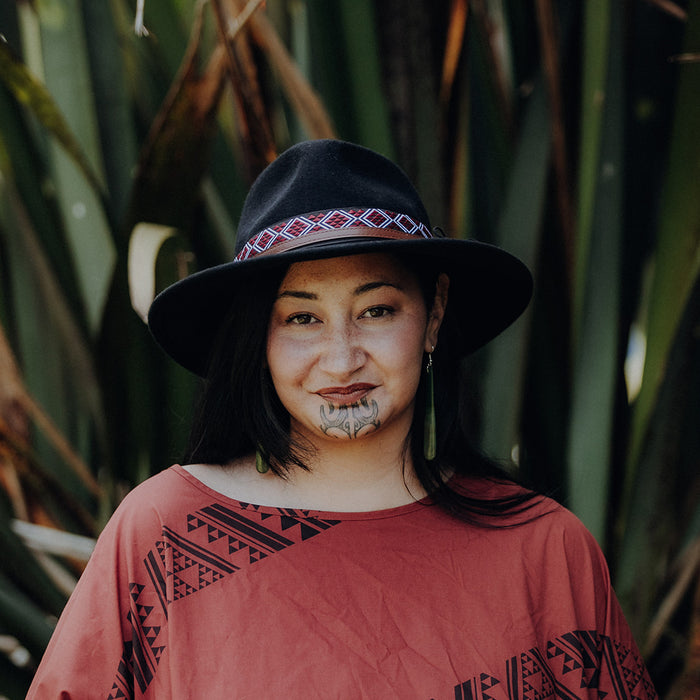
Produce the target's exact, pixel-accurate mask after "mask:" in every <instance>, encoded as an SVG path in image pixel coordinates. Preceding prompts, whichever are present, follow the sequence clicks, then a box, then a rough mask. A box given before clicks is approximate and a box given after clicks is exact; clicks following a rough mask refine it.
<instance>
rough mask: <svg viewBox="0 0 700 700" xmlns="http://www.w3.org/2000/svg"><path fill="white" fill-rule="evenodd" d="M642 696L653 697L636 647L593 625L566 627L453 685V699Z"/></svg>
mask: <svg viewBox="0 0 700 700" xmlns="http://www.w3.org/2000/svg"><path fill="white" fill-rule="evenodd" d="M594 696H596V697H597V698H598V700H641V699H646V698H652V697H656V693H655V691H654V687H653V685H652V683H651V680H650V678H649V674H648V673H647V671H646V669H645V667H644V663H643V661H642V659H641V658H640V657H639V656H638V654H637V653H636V652H634V651H633V650H632V649H629V648H628V647H625V646H623V645H622V644H619V643H617V642H613V640H612V639H610V637H607V636H605V635H602V634H599V633H598V632H596V631H595V630H590V631H585V630H577V631H574V632H569V633H568V634H564V635H562V636H561V637H557V638H556V639H553V640H551V641H550V642H548V643H547V646H546V651H545V652H544V653H543V652H542V651H541V650H540V649H538V648H532V649H529V650H528V651H526V652H523V653H521V654H519V655H518V656H513V657H511V658H510V659H508V660H507V661H506V664H505V672H504V674H503V676H502V677H501V678H496V677H494V676H491V675H489V674H486V673H482V674H480V675H479V676H474V677H473V678H470V679H469V680H467V681H464V682H463V683H460V684H458V685H456V686H454V698H455V700H550V699H552V700H554V698H560V699H562V700H583V699H584V698H586V699H588V698H591V697H594Z"/></svg>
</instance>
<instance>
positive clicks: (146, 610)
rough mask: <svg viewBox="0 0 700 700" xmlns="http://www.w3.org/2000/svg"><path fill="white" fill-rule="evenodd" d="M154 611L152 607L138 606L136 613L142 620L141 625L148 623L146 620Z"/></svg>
mask: <svg viewBox="0 0 700 700" xmlns="http://www.w3.org/2000/svg"><path fill="white" fill-rule="evenodd" d="M152 610H153V606H152V605H138V604H137V605H136V613H137V614H138V616H139V620H141V624H143V623H144V622H146V619H147V618H148V616H149V615H150V614H151V612H152Z"/></svg>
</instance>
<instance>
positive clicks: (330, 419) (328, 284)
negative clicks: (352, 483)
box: [267, 254, 447, 445]
mask: <svg viewBox="0 0 700 700" xmlns="http://www.w3.org/2000/svg"><path fill="white" fill-rule="evenodd" d="M441 285H442V287H443V288H444V293H443V294H442V295H440V294H438V296H437V297H436V302H435V304H434V306H433V309H432V310H431V313H430V314H429V313H428V310H427V309H426V305H425V300H424V298H423V295H422V293H421V290H420V287H419V285H418V281H417V279H416V278H415V275H413V273H411V272H409V271H408V270H407V269H406V268H405V267H404V266H403V265H402V264H400V263H399V262H398V261H396V260H395V259H394V258H392V257H391V256H389V255H384V254H367V255H353V256H348V257H342V258H332V259H328V260H313V261H309V262H301V263H295V264H293V265H292V266H291V267H290V268H289V271H288V272H287V274H286V276H285V277H284V279H283V280H282V283H281V285H280V288H279V291H278V294H277V298H276V300H275V302H274V305H273V308H272V314H271V316H270V323H269V328H268V338H267V362H268V366H269V370H270V374H271V376H272V381H273V383H274V386H275V390H276V391H277V394H278V396H279V398H280V400H281V401H282V404H283V405H284V407H285V408H286V409H287V411H288V412H289V414H290V416H291V430H292V434H296V435H301V436H303V437H306V438H307V439H310V440H311V441H312V442H313V443H314V444H316V445H320V444H321V442H322V441H323V440H327V439H329V440H334V441H337V440H356V439H361V438H364V437H366V436H369V435H373V434H375V433H378V432H379V431H382V432H385V434H389V431H395V433H396V436H397V439H399V440H403V439H404V438H405V436H406V435H407V433H408V430H409V428H410V424H411V420H412V417H413V405H414V397H415V394H416V390H417V388H418V382H419V379H420V373H421V369H422V364H423V353H424V352H429V351H430V350H431V348H432V346H434V345H436V344H437V332H438V329H439V326H440V322H441V320H442V315H443V312H444V306H445V303H446V295H447V279H446V277H444V276H441ZM441 285H438V286H439V287H440V286H441ZM320 441H321V442H320Z"/></svg>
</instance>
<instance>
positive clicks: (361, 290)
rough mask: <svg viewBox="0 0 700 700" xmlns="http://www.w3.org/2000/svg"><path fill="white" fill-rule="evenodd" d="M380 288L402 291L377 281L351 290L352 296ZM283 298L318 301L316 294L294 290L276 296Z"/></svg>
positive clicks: (389, 283)
mask: <svg viewBox="0 0 700 700" xmlns="http://www.w3.org/2000/svg"><path fill="white" fill-rule="evenodd" d="M380 287H393V288H394V289H398V290H402V289H403V287H401V286H400V285H398V284H394V283H393V282H387V281H383V280H382V281H377V282H367V284H361V285H360V286H359V287H357V288H356V289H354V290H353V296H356V297H357V296H360V295H362V294H366V293H367V292H371V291H372V290H373V289H379V288H380ZM285 297H291V298H292V299H310V300H315V299H318V294H314V293H313V292H304V291H301V290H295V289H285V290H284V291H283V292H280V293H279V294H278V295H277V298H278V299H283V298H285Z"/></svg>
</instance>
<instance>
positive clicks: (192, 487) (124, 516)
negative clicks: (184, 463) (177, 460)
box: [100, 465, 213, 540]
mask: <svg viewBox="0 0 700 700" xmlns="http://www.w3.org/2000/svg"><path fill="white" fill-rule="evenodd" d="M211 500H213V498H212V497H211V496H210V495H209V494H208V493H207V492H205V491H203V490H202V489H199V488H197V486H196V480H194V479H192V478H190V477H188V475H187V473H186V472H185V471H184V469H182V467H180V466H178V465H174V466H172V467H170V468H169V469H165V470H163V471H162V472H159V473H158V474H155V475H154V476H151V477H149V478H148V479H146V480H145V481H143V482H142V483H140V484H139V485H138V486H136V487H134V488H133V489H132V490H131V491H130V492H129V493H128V494H127V495H126V496H125V497H124V499H123V500H122V502H121V503H120V504H119V506H118V507H117V509H116V510H115V512H114V514H113V515H112V517H111V518H110V520H109V522H108V523H107V525H106V526H105V529H104V531H103V533H102V535H101V537H100V539H105V538H119V539H124V538H126V537H128V538H136V539H140V540H143V539H144V538H151V537H158V536H159V535H160V533H161V531H162V529H163V527H165V526H172V525H173V524H174V523H178V522H179V521H181V520H183V519H186V517H187V514H188V513H192V512H194V511H196V510H197V509H198V508H201V507H202V506H203V505H204V504H205V502H206V503H208V502H210V501H211Z"/></svg>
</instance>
